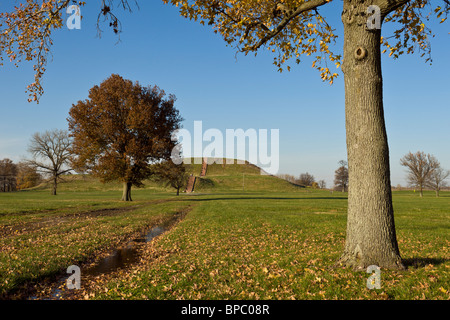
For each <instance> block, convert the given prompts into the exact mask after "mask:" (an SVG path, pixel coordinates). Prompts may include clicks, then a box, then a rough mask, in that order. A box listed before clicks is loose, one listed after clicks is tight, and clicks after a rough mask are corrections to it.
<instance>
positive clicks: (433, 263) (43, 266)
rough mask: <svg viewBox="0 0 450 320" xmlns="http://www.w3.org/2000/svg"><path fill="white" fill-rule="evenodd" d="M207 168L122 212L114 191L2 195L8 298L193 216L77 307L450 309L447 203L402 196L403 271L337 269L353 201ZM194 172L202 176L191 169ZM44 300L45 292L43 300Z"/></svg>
mask: <svg viewBox="0 0 450 320" xmlns="http://www.w3.org/2000/svg"><path fill="white" fill-rule="evenodd" d="M215 166H217V167H213V166H211V167H210V168H209V169H210V170H208V175H207V176H206V177H204V179H203V180H205V181H202V182H201V183H199V188H198V189H196V192H195V193H193V194H182V195H180V196H179V197H176V196H174V192H172V191H171V190H169V189H161V188H160V187H158V186H157V185H155V184H153V183H151V182H149V183H148V184H147V186H146V187H145V188H143V189H133V191H132V192H133V200H134V201H133V202H131V203H124V202H120V201H118V199H120V196H121V187H120V185H118V184H110V185H107V186H105V185H102V184H100V183H98V182H96V181H95V180H93V179H92V178H89V177H71V178H70V179H69V181H68V182H67V183H65V184H62V185H61V187H60V192H59V195H58V196H54V197H53V196H50V195H49V190H48V189H47V188H46V187H45V186H44V187H41V188H37V189H36V190H33V191H25V192H17V193H4V194H0V235H1V238H0V248H1V251H0V295H2V296H3V297H4V298H11V297H12V296H11V294H12V293H13V292H14V291H15V290H17V289H21V290H23V289H24V288H28V289H30V288H35V287H36V288H39V290H41V289H42V286H38V285H37V284H39V283H40V282H42V279H46V278H49V277H51V276H52V275H55V274H60V273H61V272H64V270H65V269H66V268H67V267H68V266H69V265H72V264H76V265H80V266H81V273H82V276H83V265H84V264H86V263H88V262H92V261H95V258H96V257H101V256H102V255H104V254H106V253H107V252H108V251H109V250H111V248H114V247H117V246H119V245H120V244H122V243H124V241H126V240H127V239H130V237H132V235H134V234H136V233H138V232H140V231H141V230H143V229H145V228H148V227H149V226H152V225H156V224H158V223H160V222H161V221H164V220H167V219H170V218H171V217H173V216H174V215H176V214H178V213H180V212H185V213H187V214H186V216H185V218H184V219H183V220H182V221H181V222H179V223H178V224H177V225H176V226H175V227H173V228H172V229H171V230H170V231H168V232H166V233H165V234H163V235H162V236H160V237H158V238H156V239H154V240H153V241H152V242H149V243H146V244H145V245H142V246H141V247H140V249H139V250H140V251H139V253H140V262H139V263H136V264H134V265H132V266H129V267H128V268H127V269H126V270H119V271H116V272H114V273H109V274H105V275H103V276H99V277H96V278H92V279H83V286H82V289H81V290H76V292H74V294H73V295H72V296H71V298H73V299H408V300H409V299H449V298H450V292H449V283H450V275H449V271H450V262H449V259H450V253H449V241H450V236H449V230H450V219H449V217H450V193H449V192H443V193H442V195H441V197H440V198H436V197H435V196H434V193H432V192H429V193H428V192H426V193H425V196H424V198H419V197H418V195H417V194H414V193H413V192H410V191H398V192H394V196H393V201H394V208H395V219H396V227H397V235H398V241H399V246H400V251H401V255H402V258H403V259H404V262H405V264H406V265H407V266H408V268H407V270H405V271H395V272H394V271H388V270H382V271H381V289H375V290H369V289H367V287H366V281H367V278H368V276H369V275H368V274H367V273H365V272H354V271H352V270H350V269H344V268H340V267H336V266H335V265H334V263H335V261H336V260H337V259H338V257H339V255H340V253H341V252H342V250H343V247H344V241H345V228H346V207H347V195H346V193H341V192H333V193H331V192H330V191H326V190H313V189H309V188H301V187H298V186H295V185H292V184H289V183H287V182H286V181H283V180H279V179H276V178H274V177H271V176H261V175H259V170H257V168H256V169H255V168H252V167H251V166H247V167H245V166H229V167H228V169H227V168H224V167H222V166H221V165H215ZM191 169H193V172H197V171H199V170H198V167H193V168H191ZM42 290H44V289H42Z"/></svg>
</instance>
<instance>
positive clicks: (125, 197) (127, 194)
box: [122, 182, 133, 201]
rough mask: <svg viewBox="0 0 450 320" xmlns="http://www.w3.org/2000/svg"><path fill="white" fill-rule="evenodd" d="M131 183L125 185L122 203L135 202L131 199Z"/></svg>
mask: <svg viewBox="0 0 450 320" xmlns="http://www.w3.org/2000/svg"><path fill="white" fill-rule="evenodd" d="M131 185H132V183H131V182H124V183H123V193H122V201H133V200H132V199H131Z"/></svg>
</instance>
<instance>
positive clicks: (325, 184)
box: [318, 180, 327, 189]
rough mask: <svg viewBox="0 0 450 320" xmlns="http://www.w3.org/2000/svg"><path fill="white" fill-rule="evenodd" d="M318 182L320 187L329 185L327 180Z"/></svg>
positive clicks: (323, 187)
mask: <svg viewBox="0 0 450 320" xmlns="http://www.w3.org/2000/svg"><path fill="white" fill-rule="evenodd" d="M318 184H319V188H320V189H325V188H326V187H327V183H326V181H325V180H319V182H318Z"/></svg>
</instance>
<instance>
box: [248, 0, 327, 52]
mask: <svg viewBox="0 0 450 320" xmlns="http://www.w3.org/2000/svg"><path fill="white" fill-rule="evenodd" d="M331 1H332V0H310V1H307V2H304V3H302V4H301V5H300V6H298V7H297V8H296V9H295V10H287V9H286V8H284V6H282V7H280V6H278V7H279V8H281V10H282V11H283V12H284V13H285V17H284V18H283V19H281V21H280V23H279V24H278V26H276V27H275V28H274V29H272V30H267V31H268V33H267V34H266V35H265V36H264V37H263V38H262V39H261V40H260V41H259V42H258V43H256V44H254V45H253V46H250V47H245V48H243V49H242V50H241V51H242V52H248V51H256V50H257V49H259V48H260V47H261V46H263V45H264V44H265V43H267V41H269V40H270V39H272V38H274V37H275V36H276V35H278V34H279V33H280V32H281V31H282V30H283V29H284V27H285V26H286V25H287V24H288V23H289V22H291V21H292V20H293V19H295V18H296V17H297V16H299V15H300V14H302V13H303V12H306V11H309V10H313V9H316V8H318V7H320V6H323V5H324V4H327V3H328V2H331ZM265 29H268V28H265ZM246 33H248V32H246Z"/></svg>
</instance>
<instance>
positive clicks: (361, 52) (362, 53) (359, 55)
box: [354, 47, 367, 60]
mask: <svg viewBox="0 0 450 320" xmlns="http://www.w3.org/2000/svg"><path fill="white" fill-rule="evenodd" d="M354 56H355V59H356V60H362V59H364V58H365V57H366V56H367V50H366V49H364V48H363V47H358V48H356V50H355V53H354Z"/></svg>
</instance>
